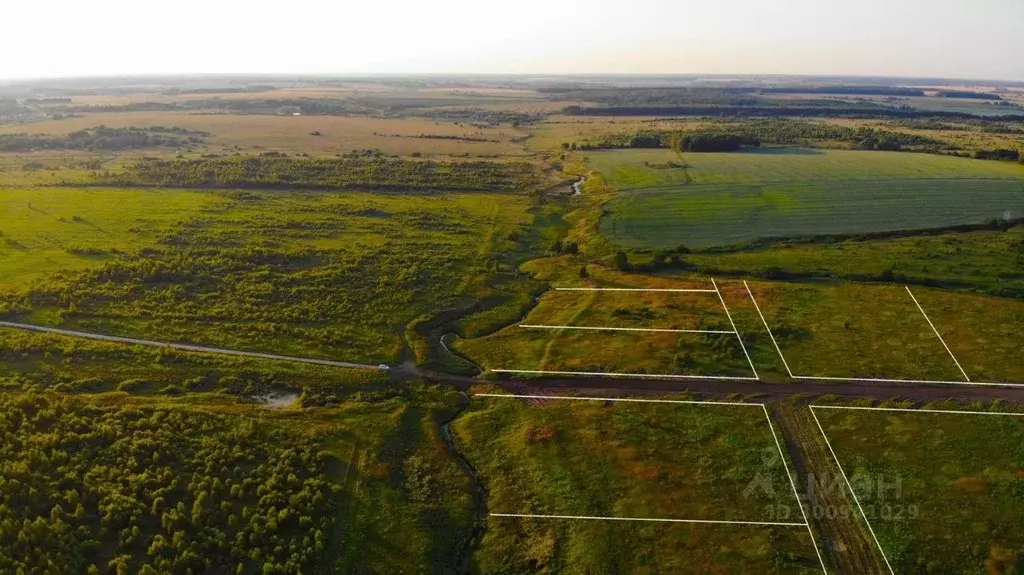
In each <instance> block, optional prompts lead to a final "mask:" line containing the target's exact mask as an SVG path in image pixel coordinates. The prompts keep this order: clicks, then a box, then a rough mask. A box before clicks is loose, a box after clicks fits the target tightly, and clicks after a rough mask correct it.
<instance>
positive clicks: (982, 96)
mask: <svg viewBox="0 0 1024 575" xmlns="http://www.w3.org/2000/svg"><path fill="white" fill-rule="evenodd" d="M935 95H936V96H938V97H940V98H969V99H974V100H1002V99H1003V98H1002V96H1000V95H999V94H993V93H991V92H971V91H968V90H939V91H938V92H936V93H935Z"/></svg>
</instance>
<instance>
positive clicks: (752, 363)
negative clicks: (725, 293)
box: [711, 278, 761, 381]
mask: <svg viewBox="0 0 1024 575" xmlns="http://www.w3.org/2000/svg"><path fill="white" fill-rule="evenodd" d="M711 285H713V286H715V293H717V294H718V301H720V302H722V308H723V309H725V315H726V317H728V318H729V324H730V325H732V331H733V333H735V334H736V339H738V340H739V341H740V348H741V349H742V350H743V355H745V356H747V363H749V364H750V371H752V372H754V379H755V380H758V381H760V380H761V378H760V376H758V375H757V368H755V367H754V362H753V360H751V359H750V354H749V353H747V346H746V345H744V344H743V337H742V336H741V335H740V330H738V329H736V322H734V321H732V314H731V313H729V306H727V305H725V298H723V297H722V292H720V291H718V283H717V282H715V278H711Z"/></svg>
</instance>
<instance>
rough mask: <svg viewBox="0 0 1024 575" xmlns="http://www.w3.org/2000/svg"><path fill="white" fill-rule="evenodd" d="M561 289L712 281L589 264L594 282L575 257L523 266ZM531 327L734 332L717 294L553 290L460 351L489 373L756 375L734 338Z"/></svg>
mask: <svg viewBox="0 0 1024 575" xmlns="http://www.w3.org/2000/svg"><path fill="white" fill-rule="evenodd" d="M523 269H524V271H527V272H531V273H534V274H535V278H536V279H538V280H542V281H547V282H550V284H551V285H552V286H553V287H580V286H582V287H634V288H669V289H680V288H696V289H710V288H711V284H710V282H709V281H708V280H707V279H706V278H698V277H693V278H689V277H680V278H675V279H665V278H657V277H653V276H647V277H645V276H636V275H630V274H625V273H622V272H616V271H613V270H609V269H607V268H603V267H601V266H597V265H588V266H587V269H588V278H586V279H582V278H579V277H578V274H577V276H576V277H571V275H572V272H574V271H576V270H577V269H578V268H577V267H576V266H575V265H573V264H572V263H571V261H570V260H569V259H568V258H550V259H542V260H534V261H531V262H529V263H528V264H526V265H524V266H523ZM520 324H525V325H545V326H577V327H619V328H631V329H650V328H654V329H683V330H717V331H727V330H730V329H731V326H730V324H729V320H728V317H727V316H726V314H725V311H724V309H723V308H722V304H721V303H720V302H719V300H718V297H717V296H716V295H715V294H714V293H668V292H601V291H558V290H554V289H552V290H549V291H547V292H546V293H544V295H542V296H541V297H540V299H539V300H538V302H537V304H536V305H535V306H534V307H533V308H532V309H531V310H530V311H529V312H528V313H527V314H526V316H525V317H524V318H523V319H522V321H520V322H516V323H515V324H512V325H509V326H508V327H505V328H504V329H501V330H499V331H497V332H494V333H491V334H487V335H483V336H482V337H477V338H474V339H458V340H456V341H455V342H454V345H455V348H456V349H458V350H459V351H460V352H462V353H464V354H466V355H467V356H469V357H470V358H472V359H473V360H474V361H476V362H477V363H478V364H480V365H481V366H483V367H484V368H485V369H519V370H549V371H583V372H603V373H659V374H684V375H687V374H688V375H742V376H749V375H750V367H749V365H748V363H747V361H746V358H745V356H744V355H743V350H742V349H741V347H740V344H739V340H738V339H737V338H736V337H735V336H733V335H731V334H699V333H666V332H636V331H602V330H576V329H535V328H522V327H519V325H520Z"/></svg>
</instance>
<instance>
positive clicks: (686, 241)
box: [587, 150, 1024, 248]
mask: <svg viewBox="0 0 1024 575" xmlns="http://www.w3.org/2000/svg"><path fill="white" fill-rule="evenodd" d="M587 158H588V164H589V166H590V167H591V168H593V169H595V170H597V171H599V172H601V173H602V174H603V175H604V176H605V177H606V181H607V182H608V183H609V184H610V185H611V186H613V187H614V188H616V189H618V190H620V192H621V191H622V190H633V191H630V192H628V193H619V194H616V195H615V196H613V197H612V199H611V200H610V201H609V202H608V203H607V204H605V213H604V215H603V217H602V218H601V220H600V223H599V230H600V231H601V233H602V234H604V235H605V236H606V237H607V238H608V239H609V240H610V241H612V242H613V243H617V244H620V245H623V246H626V247H632V248H643V247H659V248H663V247H675V246H678V245H680V244H682V245H686V246H687V247H691V248H705V247H711V246H723V245H733V244H742V243H747V242H751V241H754V240H757V239H762V238H780V237H794V236H814V235H835V234H838V235H846V234H850V235H853V234H864V233H873V232H885V231H892V230H904V229H926V228H938V227H945V226H951V225H958V224H966V223H980V222H984V221H987V220H991V219H996V218H1002V217H1004V216H1006V215H1007V214H1009V216H1010V217H1021V216H1024V168H1022V167H1021V166H1019V165H1016V164H1007V163H1000V162H990V161H980V160H966V159H961V158H952V157H942V156H934V155H926V154H909V153H896V152H859V151H839V150H829V151H822V150H802V151H793V150H773V151H761V152H743V153H734V154H685V157H684V158H683V159H682V160H680V158H679V157H678V156H676V155H675V154H674V153H673V152H671V151H666V150H644V151H634V150H631V151H625V152H618V151H617V152H601V153H597V154H589V155H588V156H587ZM669 161H675V162H680V161H682V162H684V163H685V165H686V166H688V167H686V168H664V169H661V168H654V167H650V166H648V165H645V162H646V163H648V164H652V165H653V164H665V163H667V162H669Z"/></svg>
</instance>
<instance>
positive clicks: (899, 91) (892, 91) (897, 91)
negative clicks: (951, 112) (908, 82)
mask: <svg viewBox="0 0 1024 575" xmlns="http://www.w3.org/2000/svg"><path fill="white" fill-rule="evenodd" d="M760 92H761V93H762V94H853V95H857V96H924V90H921V89H918V88H899V87H896V86H803V87H798V86H794V87H781V88H762V89H761V90H760Z"/></svg>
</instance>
